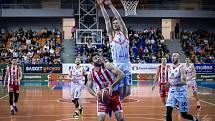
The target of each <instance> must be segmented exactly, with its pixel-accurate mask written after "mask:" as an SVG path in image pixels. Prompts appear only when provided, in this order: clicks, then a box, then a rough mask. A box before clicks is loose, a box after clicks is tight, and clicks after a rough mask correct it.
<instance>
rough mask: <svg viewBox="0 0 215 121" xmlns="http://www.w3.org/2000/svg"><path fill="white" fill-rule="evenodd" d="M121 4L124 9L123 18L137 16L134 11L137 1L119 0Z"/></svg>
mask: <svg viewBox="0 0 215 121" xmlns="http://www.w3.org/2000/svg"><path fill="white" fill-rule="evenodd" d="M121 2H122V5H123V7H124V9H125V16H134V15H136V14H137V12H136V9H137V5H138V3H139V0H133V1H132V0H121Z"/></svg>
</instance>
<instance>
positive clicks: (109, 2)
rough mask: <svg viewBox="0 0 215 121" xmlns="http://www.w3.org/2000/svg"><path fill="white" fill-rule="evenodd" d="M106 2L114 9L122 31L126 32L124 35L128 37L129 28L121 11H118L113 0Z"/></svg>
mask: <svg viewBox="0 0 215 121" xmlns="http://www.w3.org/2000/svg"><path fill="white" fill-rule="evenodd" d="M105 4H106V5H108V6H109V7H110V9H111V10H112V12H113V14H114V16H115V17H116V19H117V21H118V24H119V26H120V29H121V31H122V32H123V33H124V35H125V36H126V37H127V38H128V30H127V28H126V26H125V23H124V21H123V20H122V18H121V16H120V14H119V12H118V11H117V9H116V8H115V7H114V6H113V4H112V2H111V0H105Z"/></svg>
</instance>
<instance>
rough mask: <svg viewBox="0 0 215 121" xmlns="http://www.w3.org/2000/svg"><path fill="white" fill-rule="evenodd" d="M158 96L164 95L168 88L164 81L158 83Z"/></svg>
mask: <svg viewBox="0 0 215 121" xmlns="http://www.w3.org/2000/svg"><path fill="white" fill-rule="evenodd" d="M159 86H160V97H166V96H167V94H168V91H169V89H168V88H167V87H166V83H160V84H159Z"/></svg>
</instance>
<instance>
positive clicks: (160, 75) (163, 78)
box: [152, 57, 169, 105]
mask: <svg viewBox="0 0 215 121" xmlns="http://www.w3.org/2000/svg"><path fill="white" fill-rule="evenodd" d="M166 62H167V60H166V58H165V57H163V58H162V59H161V65H159V66H158V67H157V72H156V74H155V78H154V83H153V86H152V90H154V89H155V84H156V82H158V81H159V87H160V89H159V92H160V97H161V99H162V103H163V104H164V105H166V97H167V93H168V88H167V87H166V84H167V82H168V70H169V65H167V64H166Z"/></svg>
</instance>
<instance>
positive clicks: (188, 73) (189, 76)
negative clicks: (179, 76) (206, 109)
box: [185, 58, 201, 111]
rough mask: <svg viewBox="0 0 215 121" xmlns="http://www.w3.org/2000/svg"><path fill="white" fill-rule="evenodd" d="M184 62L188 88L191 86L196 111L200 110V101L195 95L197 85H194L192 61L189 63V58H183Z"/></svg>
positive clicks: (194, 77)
mask: <svg viewBox="0 0 215 121" xmlns="http://www.w3.org/2000/svg"><path fill="white" fill-rule="evenodd" d="M185 62H186V77H187V85H188V88H192V91H193V95H194V97H195V98H196V105H197V108H196V109H197V111H200V110H201V106H200V101H199V98H198V95H197V91H198V89H197V85H196V70H195V67H194V65H193V64H192V63H190V58H186V59H185Z"/></svg>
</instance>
